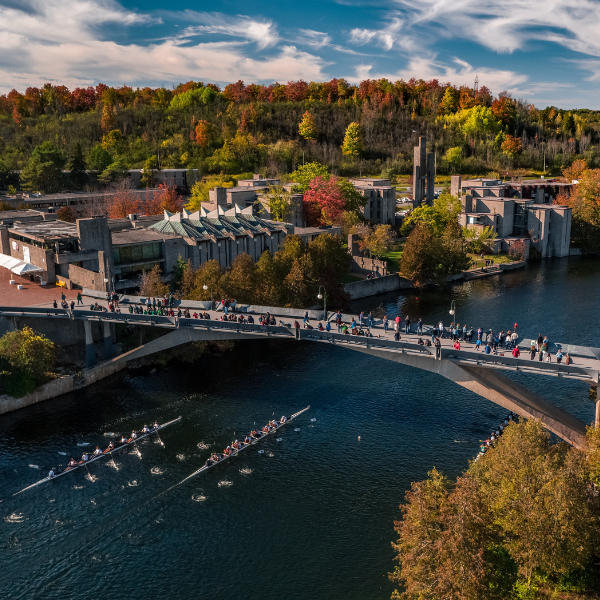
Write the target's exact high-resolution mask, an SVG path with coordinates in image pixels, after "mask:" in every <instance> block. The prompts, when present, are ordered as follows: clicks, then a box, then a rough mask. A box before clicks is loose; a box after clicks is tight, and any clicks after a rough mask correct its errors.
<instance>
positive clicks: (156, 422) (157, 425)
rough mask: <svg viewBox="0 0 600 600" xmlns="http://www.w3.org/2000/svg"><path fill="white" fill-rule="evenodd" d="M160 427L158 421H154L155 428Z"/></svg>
mask: <svg viewBox="0 0 600 600" xmlns="http://www.w3.org/2000/svg"><path fill="white" fill-rule="evenodd" d="M158 428H159V424H158V421H154V429H158Z"/></svg>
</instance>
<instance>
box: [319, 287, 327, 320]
mask: <svg viewBox="0 0 600 600" xmlns="http://www.w3.org/2000/svg"><path fill="white" fill-rule="evenodd" d="M321 290H323V293H321ZM317 298H318V299H319V300H323V314H324V316H323V319H324V321H325V324H327V294H326V293H325V288H324V287H323V286H322V285H320V286H319V294H318V295H317Z"/></svg>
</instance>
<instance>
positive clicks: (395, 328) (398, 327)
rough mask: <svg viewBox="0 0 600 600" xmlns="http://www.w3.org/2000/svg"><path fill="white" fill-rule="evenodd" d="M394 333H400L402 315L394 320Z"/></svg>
mask: <svg viewBox="0 0 600 600" xmlns="http://www.w3.org/2000/svg"><path fill="white" fill-rule="evenodd" d="M394 331H400V315H398V316H397V317H396V318H395V319H394Z"/></svg>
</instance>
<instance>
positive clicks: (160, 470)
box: [150, 467, 164, 475]
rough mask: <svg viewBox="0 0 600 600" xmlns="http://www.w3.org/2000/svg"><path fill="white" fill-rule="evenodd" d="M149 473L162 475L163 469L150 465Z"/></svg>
mask: <svg viewBox="0 0 600 600" xmlns="http://www.w3.org/2000/svg"><path fill="white" fill-rule="evenodd" d="M150 473H152V475H162V474H163V473H164V471H163V470H162V469H161V468H160V467H152V468H151V469H150Z"/></svg>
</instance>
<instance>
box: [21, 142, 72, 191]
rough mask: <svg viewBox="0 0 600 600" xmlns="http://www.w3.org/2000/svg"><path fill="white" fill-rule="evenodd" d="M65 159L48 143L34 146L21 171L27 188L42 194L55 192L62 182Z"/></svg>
mask: <svg viewBox="0 0 600 600" xmlns="http://www.w3.org/2000/svg"><path fill="white" fill-rule="evenodd" d="M65 162H66V161H65V158H64V156H63V155H62V153H61V152H60V150H58V148H55V147H54V146H53V145H52V144H51V143H50V142H43V143H41V144H40V145H39V146H36V148H35V149H34V151H33V153H32V154H31V158H30V159H29V161H28V162H27V166H26V167H25V168H24V169H23V178H24V179H25V180H26V181H27V186H26V187H27V188H28V189H30V190H39V191H42V192H55V191H57V190H59V189H60V187H61V185H62V181H63V174H62V169H63V167H64V165H65Z"/></svg>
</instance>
